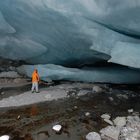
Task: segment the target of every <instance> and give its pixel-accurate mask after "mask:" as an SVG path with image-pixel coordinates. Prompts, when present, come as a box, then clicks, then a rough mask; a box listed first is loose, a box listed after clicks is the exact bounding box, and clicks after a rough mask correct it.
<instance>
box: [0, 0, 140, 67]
mask: <svg viewBox="0 0 140 140" xmlns="http://www.w3.org/2000/svg"><path fill="white" fill-rule="evenodd" d="M139 13H140V1H139V0H123V1H122V0H69V1H66V0H1V1H0V56H1V57H3V58H9V59H13V60H24V61H26V62H29V63H31V64H47V63H53V64H59V65H64V66H69V65H75V66H78V65H82V64H90V63H92V64H94V63H95V62H99V61H102V60H106V61H108V60H109V59H110V58H112V57H113V56H112V55H114V53H112V50H113V52H114V49H113V48H114V46H115V51H117V49H118V50H119V51H118V53H120V54H121V55H123V53H124V51H125V49H122V50H120V46H118V45H117V44H118V42H125V44H127V46H129V47H127V49H131V51H128V50H127V52H129V53H130V54H129V56H130V55H131V52H132V53H133V56H135V52H136V50H137V49H138V52H139V43H140V39H139V38H140V26H139V25H140V14H139ZM133 44H137V45H133ZM133 47H134V52H133ZM137 56H138V54H137V55H136V59H135V57H133V62H134V64H136V65H137V66H136V67H139V65H140V61H138V59H137ZM121 58H122V57H121ZM123 58H124V59H125V62H123V63H121V62H120V61H121V60H120V61H119V58H117V59H118V60H117V61H113V62H114V63H119V64H122V65H126V66H132V67H135V65H129V62H128V61H131V58H129V59H128V56H126V58H125V54H124V56H123ZM115 59H116V56H115ZM111 60H114V57H113V59H111ZM127 60H128V61H127Z"/></svg>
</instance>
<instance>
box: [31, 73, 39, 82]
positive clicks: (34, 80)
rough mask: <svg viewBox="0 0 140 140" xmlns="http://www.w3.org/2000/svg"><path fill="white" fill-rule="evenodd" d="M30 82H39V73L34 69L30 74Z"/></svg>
mask: <svg viewBox="0 0 140 140" xmlns="http://www.w3.org/2000/svg"><path fill="white" fill-rule="evenodd" d="M32 82H39V74H38V73H37V72H36V71H34V72H33V74H32Z"/></svg>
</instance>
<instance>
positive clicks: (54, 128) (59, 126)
mask: <svg viewBox="0 0 140 140" xmlns="http://www.w3.org/2000/svg"><path fill="white" fill-rule="evenodd" d="M52 129H53V130H54V131H55V132H60V131H61V129H62V126H61V125H59V124H57V125H55V126H53V128H52Z"/></svg>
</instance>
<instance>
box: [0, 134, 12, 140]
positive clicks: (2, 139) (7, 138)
mask: <svg viewBox="0 0 140 140" xmlns="http://www.w3.org/2000/svg"><path fill="white" fill-rule="evenodd" d="M9 139H10V136H8V135H3V136H1V137H0V140H9Z"/></svg>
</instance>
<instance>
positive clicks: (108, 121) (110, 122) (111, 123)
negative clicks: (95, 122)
mask: <svg viewBox="0 0 140 140" xmlns="http://www.w3.org/2000/svg"><path fill="white" fill-rule="evenodd" d="M104 121H105V122H106V123H108V124H110V125H113V122H112V121H111V120H108V119H104Z"/></svg>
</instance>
